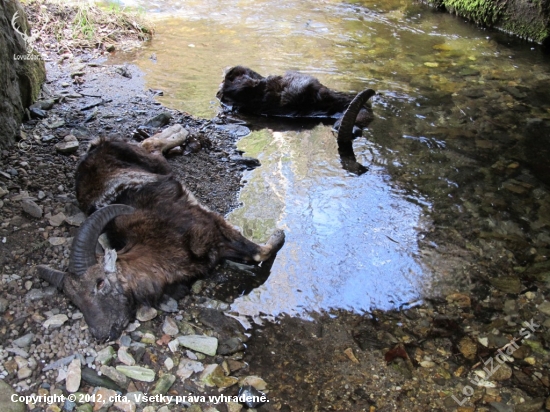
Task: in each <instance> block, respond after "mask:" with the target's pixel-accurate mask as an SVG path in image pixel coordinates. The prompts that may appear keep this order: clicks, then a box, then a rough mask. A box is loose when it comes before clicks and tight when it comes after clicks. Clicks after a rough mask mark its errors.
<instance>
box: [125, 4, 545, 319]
mask: <svg viewBox="0 0 550 412" xmlns="http://www.w3.org/2000/svg"><path fill="white" fill-rule="evenodd" d="M126 4H127V5H130V6H138V7H143V8H144V9H145V10H146V11H147V12H151V14H153V13H155V16H156V17H158V20H157V22H156V36H155V38H154V40H153V41H152V42H151V44H150V45H149V46H147V47H146V48H143V49H141V50H140V51H139V52H137V53H136V54H135V55H134V56H133V59H134V63H136V64H137V65H138V66H139V67H140V68H141V69H142V70H143V71H144V72H145V73H146V75H147V78H146V81H147V84H148V87H150V88H154V89H161V90H163V91H164V96H163V97H161V98H159V100H160V101H161V102H162V103H163V104H164V105H166V106H169V107H173V108H177V109H180V110H183V111H187V112H189V113H191V114H193V115H196V116H201V117H206V118H211V117H214V116H215V115H216V113H217V112H218V109H219V103H218V102H217V101H216V99H215V94H216V91H217V89H218V85H219V83H220V82H221V80H222V74H223V71H224V69H225V68H227V67H230V66H234V65H237V64H241V65H245V66H248V67H251V68H252V69H254V70H255V71H257V72H259V73H261V74H263V75H268V74H282V73H284V72H285V71H286V70H289V69H293V70H298V71H301V72H304V73H308V74H311V75H313V76H316V77H318V78H319V79H320V80H321V82H322V83H324V84H325V85H327V86H329V87H331V88H334V89H338V90H342V91H355V92H357V91H360V90H362V89H365V88H367V87H371V88H374V89H375V90H376V91H377V92H378V95H377V96H375V97H374V98H373V99H372V107H373V110H374V113H375V120H374V121H373V122H372V123H371V125H370V126H369V128H368V129H366V130H364V132H363V137H361V138H358V139H357V140H356V141H355V143H354V150H355V154H356V157H357V160H358V161H359V162H360V163H361V164H363V165H365V166H367V167H369V171H368V172H367V173H365V174H362V175H361V176H357V175H355V174H353V173H350V172H348V171H346V170H344V169H343V168H342V165H341V162H340V158H339V155H338V148H337V144H336V141H335V137H334V135H333V133H332V131H331V127H330V125H323V124H317V125H315V124H311V123H306V122H304V123H303V124H302V123H300V122H297V123H296V122H295V123H293V124H292V127H288V125H284V124H279V123H278V122H270V123H269V124H268V126H266V127H265V128H261V129H259V130H256V131H254V132H253V133H251V134H250V135H248V136H246V137H245V138H243V139H242V140H241V141H240V142H239V147H240V148H241V149H242V150H244V151H245V152H246V153H245V155H247V156H252V157H257V158H258V159H259V160H260V161H261V163H262V165H261V167H259V168H257V169H255V170H253V171H252V172H247V173H246V174H245V179H246V181H247V184H246V185H245V187H244V188H243V191H242V193H241V195H240V200H241V202H242V207H240V208H238V209H237V210H235V211H234V212H232V213H231V214H230V215H229V220H230V221H231V222H232V223H233V224H235V225H236V226H238V227H240V228H241V229H242V230H243V232H244V233H245V235H246V236H247V237H249V238H252V239H255V240H257V241H263V240H265V239H266V238H267V237H268V235H269V234H270V232H271V231H272V230H273V229H275V228H276V227H279V228H284V229H285V231H286V234H287V241H286V244H285V246H284V248H283V249H282V250H281V252H280V253H279V255H278V257H277V259H276V261H275V263H274V265H273V267H272V271H271V276H270V277H269V279H268V280H267V282H266V283H265V284H264V285H262V286H261V287H259V288H257V289H255V290H254V291H252V292H251V293H250V294H249V295H247V296H243V297H241V298H238V299H237V300H236V301H235V303H234V304H233V309H235V310H237V311H239V312H241V313H245V314H251V315H254V314H258V313H259V312H262V313H265V314H268V315H277V314H279V313H282V312H286V313H290V314H299V313H302V314H303V313H304V312H306V311H309V310H314V311H318V310H323V309H329V308H343V309H349V310H353V311H362V310H369V309H371V308H382V309H388V308H391V307H396V306H399V305H401V304H404V303H407V302H411V301H415V300H417V299H419V298H423V297H427V296H435V295H445V294H447V293H450V292H454V291H459V290H461V289H463V288H467V287H468V285H469V284H470V282H471V279H472V277H474V276H477V277H481V278H490V277H491V276H494V275H497V274H502V273H505V272H506V273H508V272H510V273H513V268H514V267H516V266H522V265H523V264H524V263H525V262H528V261H533V260H535V261H536V259H537V258H538V257H540V256H543V255H545V254H546V253H547V252H548V250H549V248H550V247H549V245H550V236H549V233H548V227H549V225H550V195H549V192H548V189H547V187H546V186H545V185H544V183H542V182H541V179H543V180H545V179H546V182H548V179H549V175H548V172H549V166H548V163H549V161H548V154H549V153H548V150H549V145H550V143H549V140H550V138H549V130H550V127H549V126H548V123H549V122H550V93H549V92H548V90H550V58H549V56H548V55H545V54H544V53H543V52H542V51H541V50H539V48H538V47H536V46H533V45H530V44H528V43H523V42H521V41H516V40H513V39H512V38H510V37H508V36H507V35H505V34H502V33H495V32H489V31H485V30H482V29H479V28H477V27H475V26H473V25H470V24H467V23H465V22H463V21H462V20H461V19H458V18H456V17H453V16H451V15H448V14H443V13H438V12H434V11H433V10H432V9H430V8H428V7H425V6H423V5H420V4H414V2H412V1H410V0H388V1H383V2H380V1H359V2H346V3H344V2H340V1H334V0H324V1H309V0H305V1H304V0H301V1H298V0H290V1H285V2H277V1H273V0H254V1H252V0H241V1H231V2H227V1H223V2H222V1H213V0H207V1H203V0H201V1H198V0H190V1H186V2H183V1H174V0H172V1H155V2H144V1H137V2H131V3H130V2H127V3H126ZM124 58H125V59H127V58H128V57H127V56H125V57H124Z"/></svg>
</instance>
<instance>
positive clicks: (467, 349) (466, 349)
mask: <svg viewBox="0 0 550 412" xmlns="http://www.w3.org/2000/svg"><path fill="white" fill-rule="evenodd" d="M458 350H459V351H460V353H462V356H464V357H465V358H466V359H468V360H474V359H475V357H476V353H477V344H476V343H475V342H474V341H473V340H472V339H471V338H469V337H464V338H462V339H461V340H460V342H458Z"/></svg>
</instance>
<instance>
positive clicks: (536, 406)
mask: <svg viewBox="0 0 550 412" xmlns="http://www.w3.org/2000/svg"><path fill="white" fill-rule="evenodd" d="M542 405H544V399H543V398H537V399H532V400H529V401H525V402H523V403H519V404H517V405H516V409H515V412H538V411H540V410H541V408H542Z"/></svg>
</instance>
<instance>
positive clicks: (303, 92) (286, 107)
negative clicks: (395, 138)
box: [216, 66, 375, 142]
mask: <svg viewBox="0 0 550 412" xmlns="http://www.w3.org/2000/svg"><path fill="white" fill-rule="evenodd" d="M374 94H375V92H374V90H372V89H366V90H364V91H362V92H361V93H359V94H358V95H355V94H353V93H344V92H339V91H335V90H331V89H329V88H328V87H326V86H324V85H323V84H321V82H319V80H317V79H316V78H314V77H312V76H309V75H307V74H302V73H298V72H293V71H289V72H287V73H286V74H285V75H284V76H268V77H263V76H262V75H260V74H258V73H256V72H255V71H254V70H251V69H249V68H247V67H243V66H235V67H233V68H231V69H229V70H228V71H227V72H226V73H225V76H224V80H223V82H222V84H221V85H220V89H219V91H218V93H217V95H216V96H217V98H218V99H219V100H220V102H221V103H222V105H223V106H224V107H225V109H227V110H231V111H234V112H237V113H243V114H251V115H260V116H280V117H306V118H307V117H319V118H333V119H338V121H337V123H336V125H335V128H338V129H339V131H338V141H339V142H342V141H351V140H352V139H353V135H354V133H353V128H354V126H355V125H357V126H359V127H366V126H367V125H368V123H370V121H371V120H372V118H373V115H372V111H371V110H370V109H369V108H368V107H365V103H366V102H367V100H368V99H369V98H371V97H372V96H374ZM352 101H353V104H352ZM344 113H345V114H344Z"/></svg>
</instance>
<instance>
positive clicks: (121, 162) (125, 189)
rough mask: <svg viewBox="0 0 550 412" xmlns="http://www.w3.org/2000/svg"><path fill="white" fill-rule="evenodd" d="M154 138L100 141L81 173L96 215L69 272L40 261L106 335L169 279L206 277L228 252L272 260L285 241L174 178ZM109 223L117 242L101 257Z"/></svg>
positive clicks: (76, 246)
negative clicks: (215, 208)
mask: <svg viewBox="0 0 550 412" xmlns="http://www.w3.org/2000/svg"><path fill="white" fill-rule="evenodd" d="M148 140H149V139H148ZM148 143H150V141H149V142H148V141H147V140H146V141H145V142H144V143H142V146H143V147H139V146H134V145H130V144H128V143H125V142H121V141H109V140H105V139H100V140H99V141H98V142H97V143H96V144H94V145H92V147H91V148H90V150H89V152H88V153H87V155H86V156H85V158H84V159H83V160H82V161H81V162H80V164H79V166H78V169H77V173H76V193H77V199H78V201H79V203H80V207H81V208H82V210H84V211H85V212H86V213H88V214H91V216H90V217H89V218H88V219H87V220H86V221H85V222H84V223H83V224H82V226H81V228H80V230H79V232H78V234H77V235H76V236H75V238H74V240H73V245H72V250H71V256H70V264H69V268H68V272H67V273H65V272H59V271H56V270H53V269H51V268H49V267H46V266H40V267H39V268H38V270H39V274H40V276H41V277H42V278H44V279H46V280H47V281H49V282H50V283H52V284H54V285H56V286H58V287H59V288H62V289H63V290H64V292H65V294H66V295H67V296H68V297H69V298H70V299H71V300H72V302H73V303H74V304H75V305H76V306H77V307H78V308H79V309H80V310H81V311H82V313H83V314H84V318H85V320H86V322H87V324H88V326H89V329H90V332H91V333H92V335H93V336H94V337H95V338H96V339H98V340H105V339H116V338H117V337H118V336H119V335H120V334H121V332H122V330H123V329H124V328H125V327H126V326H127V324H128V323H129V321H130V320H132V318H133V316H134V314H135V309H136V306H137V304H138V303H145V304H149V305H152V304H154V303H155V302H156V301H157V299H159V298H160V297H161V296H162V294H163V292H164V291H165V290H166V288H167V287H168V286H170V285H174V284H176V283H178V282H183V281H188V280H191V279H193V278H195V277H200V276H203V275H205V274H206V273H208V272H209V271H210V270H211V269H212V268H214V267H215V266H216V264H218V263H219V262H220V261H221V260H222V259H233V260H238V261H244V262H250V263H258V262H262V261H265V260H267V259H269V258H270V257H272V256H274V254H275V253H276V252H277V251H278V250H279V249H280V247H281V246H282V244H283V242H284V233H283V232H282V231H276V232H275V234H274V235H272V236H271V238H270V239H269V240H268V242H267V243H266V244H265V245H257V244H255V243H253V242H251V241H249V240H247V239H246V238H244V237H243V236H242V235H241V234H240V233H239V232H238V231H237V230H236V229H234V228H233V227H232V226H230V225H229V224H228V223H227V222H226V221H225V220H224V219H223V218H222V217H221V216H220V215H218V214H216V213H214V212H212V211H210V210H208V209H207V208H206V207H204V206H202V205H201V204H200V203H199V202H198V201H197V200H196V199H195V197H194V196H193V194H192V193H190V192H189V191H188V190H187V189H186V188H185V187H184V186H182V184H181V183H180V182H179V181H177V180H176V179H175V178H174V176H173V175H172V174H171V173H170V167H169V166H168V163H167V162H166V160H165V159H164V157H162V155H160V154H151V153H150V151H153V152H158V153H162V152H164V149H166V147H161V148H159V142H158V141H157V142H154V143H155V145H150V144H148ZM176 143H177V142H176ZM180 144H181V143H180ZM175 145H176V144H175V142H169V146H170V147H174V146H175ZM144 147H146V148H147V149H148V150H146V149H145V148H144ZM105 229H106V232H107V235H108V239H109V241H110V243H111V247H113V249H107V250H106V252H105V255H104V256H100V257H99V258H98V257H97V256H96V252H95V250H96V244H97V240H98V237H99V235H100V234H101V233H102V232H103V231H104V230H105Z"/></svg>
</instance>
